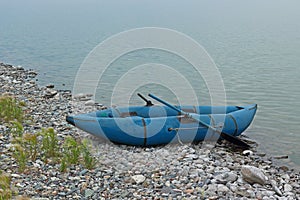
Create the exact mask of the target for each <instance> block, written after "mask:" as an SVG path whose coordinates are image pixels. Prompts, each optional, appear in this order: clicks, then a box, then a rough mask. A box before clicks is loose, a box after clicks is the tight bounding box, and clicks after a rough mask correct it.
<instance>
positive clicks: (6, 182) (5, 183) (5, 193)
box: [0, 171, 12, 200]
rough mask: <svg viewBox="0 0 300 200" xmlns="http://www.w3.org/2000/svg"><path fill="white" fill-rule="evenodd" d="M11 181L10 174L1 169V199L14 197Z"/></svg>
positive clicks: (5, 199)
mask: <svg viewBox="0 0 300 200" xmlns="http://www.w3.org/2000/svg"><path fill="white" fill-rule="evenodd" d="M10 181H11V178H10V176H9V175H8V174H5V173H3V172H2V171H0V200H7V199H11V198H12V190H11V188H10Z"/></svg>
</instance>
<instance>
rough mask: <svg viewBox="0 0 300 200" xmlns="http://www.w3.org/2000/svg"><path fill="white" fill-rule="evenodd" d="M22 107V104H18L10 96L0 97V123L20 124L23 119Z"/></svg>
mask: <svg viewBox="0 0 300 200" xmlns="http://www.w3.org/2000/svg"><path fill="white" fill-rule="evenodd" d="M23 106H24V103H19V102H18V101H17V100H16V99H15V98H13V97H11V96H0V121H2V122H10V121H18V122H22V121H23V119H24V112H23V110H22V107H23Z"/></svg>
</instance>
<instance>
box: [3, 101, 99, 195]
mask: <svg viewBox="0 0 300 200" xmlns="http://www.w3.org/2000/svg"><path fill="white" fill-rule="evenodd" d="M23 106H25V103H23V102H19V101H17V100H16V99H15V98H13V97H11V96H0V122H4V123H9V127H10V134H11V137H12V143H13V144H14V145H13V146H12V148H11V151H12V156H13V157H14V158H15V160H16V162H17V164H18V170H19V172H24V170H25V169H27V168H28V166H27V163H29V162H30V161H32V162H34V161H35V160H36V159H41V160H43V161H44V162H45V163H49V164H57V163H59V164H60V170H61V171H67V169H68V167H69V166H70V165H83V166H84V167H86V168H87V169H92V168H94V167H95V164H96V160H95V158H94V157H93V156H92V154H91V151H90V150H91V144H90V143H89V142H88V141H79V140H75V139H74V137H71V136H68V137H66V138H65V139H64V140H63V141H59V140H58V136H57V133H56V132H55V130H54V129H53V128H43V129H42V130H41V131H40V132H37V133H25V132H24V128H23V124H22V123H27V121H30V120H27V119H26V118H25V115H24V112H23V109H22V107H23ZM28 170H30V169H28ZM0 200H1V199H0Z"/></svg>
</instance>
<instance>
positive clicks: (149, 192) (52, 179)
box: [0, 63, 300, 199]
mask: <svg viewBox="0 0 300 200" xmlns="http://www.w3.org/2000/svg"><path fill="white" fill-rule="evenodd" d="M36 75H37V73H36V72H35V71H33V70H26V69H24V68H22V67H14V66H12V65H8V64H3V63H0V86H1V87H0V88H1V89H0V93H1V94H3V93H7V94H10V95H13V96H15V97H16V98H17V99H19V100H21V101H24V102H25V103H26V108H25V110H26V112H27V114H29V115H30V116H31V117H32V121H33V122H34V123H33V124H32V125H26V126H24V129H25V132H33V133H35V132H37V131H39V130H40V129H41V128H48V127H53V128H54V129H55V131H56V132H57V133H58V136H59V138H61V139H62V140H63V139H64V138H65V137H66V136H68V135H72V136H74V137H76V138H79V139H80V138H83V137H88V138H91V139H92V140H93V141H94V142H93V143H94V144H93V145H94V147H95V152H94V154H95V156H96V157H97V158H98V164H97V166H96V167H95V169H93V170H87V169H84V168H83V167H82V166H73V167H72V168H71V169H69V171H67V172H65V173H63V172H60V171H59V166H57V165H54V166H53V165H50V164H47V163H43V162H42V161H35V162H32V163H30V164H32V166H33V168H32V169H31V171H30V173H23V174H22V173H18V172H17V170H16V169H15V168H16V162H15V161H14V159H12V157H11V153H10V152H9V150H8V149H9V146H10V145H11V144H10V138H9V137H8V132H9V129H8V127H6V125H5V124H4V125H0V146H1V154H0V156H1V157H0V166H1V168H0V170H2V171H5V172H6V173H9V174H11V177H12V186H13V187H15V188H17V190H18V194H19V195H24V196H28V197H31V198H33V199H34V198H49V199H52V198H55V199H70V198H74V199H76V198H77V199H82V198H85V199H101V198H122V199H132V198H136V199H139V198H142V197H143V198H154V199H158V198H168V197H172V198H189V199H193V198H195V199H197V198H211V199H228V198H233V199H235V198H236V199H240V198H242V197H244V198H252V199H254V198H256V199H272V198H273V199H297V198H300V185H299V181H298V180H299V177H300V174H299V172H297V171H296V170H295V169H289V168H288V167H286V166H279V165H276V164H275V163H274V162H273V161H272V158H271V157H269V156H267V155H263V154H260V153H257V151H256V149H255V148H254V149H251V152H250V153H249V155H243V152H240V151H236V150H235V149H234V148H232V147H231V146H230V145H228V144H227V143H226V142H221V143H219V144H217V145H216V146H215V147H214V148H212V147H209V148H201V146H202V145H194V144H185V145H180V144H171V145H166V146H159V147H149V148H142V147H132V146H125V145H116V144H112V143H110V142H100V141H98V140H97V139H95V138H94V137H93V136H90V135H88V134H86V133H83V132H82V131H80V130H78V129H76V128H75V127H72V126H70V125H68V123H67V122H66V121H65V116H66V115H67V114H68V113H71V112H78V111H80V112H83V111H91V110H93V109H95V107H94V106H91V105H92V102H91V101H90V102H89V103H88V100H89V99H88V98H85V101H79V100H78V101H74V100H73V99H72V94H71V91H70V90H56V89H55V86H54V85H47V86H45V87H39V86H38V84H37V83H36V81H35V76H36ZM74 102H75V104H74ZM74 108H76V109H75V110H74ZM98 108H101V106H100V107H98ZM244 154H245V152H244ZM245 166H253V167H257V168H259V169H260V170H261V171H260V172H262V173H263V175H264V176H266V177H267V178H268V180H266V181H265V182H264V183H261V184H258V183H254V184H250V183H249V182H247V181H245V173H243V172H242V169H245ZM258 175H259V173H258V174H252V176H258ZM252 178H253V177H252Z"/></svg>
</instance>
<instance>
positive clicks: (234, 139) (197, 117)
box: [148, 94, 250, 148]
mask: <svg viewBox="0 0 300 200" xmlns="http://www.w3.org/2000/svg"><path fill="white" fill-rule="evenodd" d="M148 96H149V97H151V98H153V99H155V100H157V101H158V102H160V103H162V104H165V105H166V106H168V107H170V108H172V109H173V110H176V111H177V112H179V113H181V114H183V115H185V116H187V117H189V118H192V119H194V120H196V121H198V122H199V123H200V124H202V125H204V126H205V127H207V128H209V129H211V130H212V131H214V132H216V133H218V134H219V135H220V136H221V137H222V138H223V139H225V140H227V141H228V142H231V143H233V144H235V145H238V146H241V147H244V148H249V147H250V146H249V145H248V144H247V143H246V142H244V141H242V140H240V139H239V138H237V137H234V136H232V135H229V134H227V133H224V132H222V131H219V130H217V129H216V128H214V127H212V126H210V125H209V124H207V123H205V122H203V121H201V120H200V115H198V114H196V113H188V112H184V111H182V110H180V109H179V108H176V107H175V106H173V105H171V104H169V103H168V102H165V101H164V100H162V99H160V98H158V97H156V96H154V95H153V94H148Z"/></svg>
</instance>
